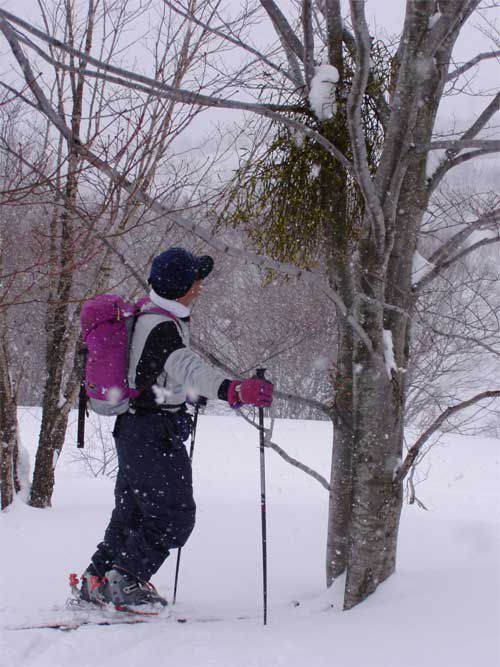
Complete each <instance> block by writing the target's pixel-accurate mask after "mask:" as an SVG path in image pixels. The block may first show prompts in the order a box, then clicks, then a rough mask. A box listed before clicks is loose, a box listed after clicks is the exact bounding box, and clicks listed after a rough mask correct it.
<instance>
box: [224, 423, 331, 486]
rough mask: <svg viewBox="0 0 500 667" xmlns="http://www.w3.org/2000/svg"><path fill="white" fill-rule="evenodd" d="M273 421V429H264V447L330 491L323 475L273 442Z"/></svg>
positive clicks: (253, 424) (254, 424) (254, 425)
mask: <svg viewBox="0 0 500 667" xmlns="http://www.w3.org/2000/svg"><path fill="white" fill-rule="evenodd" d="M237 412H238V414H239V416H240V417H241V418H242V419H244V420H245V421H246V422H247V424H250V426H253V427H254V428H256V429H259V426H258V425H257V424H256V423H255V422H254V421H252V420H251V419H250V418H249V417H248V416H247V415H246V414H245V413H244V412H243V411H242V410H237ZM273 421H274V420H272V423H271V428H269V429H264V445H265V446H266V447H269V449H272V450H274V451H275V452H276V453H277V454H279V455H280V456H281V458H282V459H284V460H285V461H286V462H287V463H289V464H290V465H292V466H294V468H298V469H299V470H302V472H305V473H306V475H309V476H310V477H312V478H313V479H315V480H316V481H317V482H319V483H320V484H321V486H322V487H323V488H325V489H326V490H327V491H330V485H329V484H328V482H327V481H326V479H325V478H324V477H323V475H320V473H319V472H316V470H313V468H310V467H309V466H306V465H305V464H304V463H301V462H300V461H297V459H294V458H293V456H290V454H287V453H286V452H285V450H284V449H282V448H281V447H280V446H279V445H277V444H276V443H275V442H273V441H272V440H271V438H272V432H273V425H274V424H273Z"/></svg>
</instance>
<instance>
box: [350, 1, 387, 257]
mask: <svg viewBox="0 0 500 667" xmlns="http://www.w3.org/2000/svg"><path fill="white" fill-rule="evenodd" d="M350 7H351V15H352V20H353V27H354V34H355V36H356V53H357V58H356V70H355V73H354V78H353V82H352V86H351V91H350V93H349V97H348V100H347V122H348V125H349V133H350V135H351V145H352V151H353V157H354V164H355V167H356V171H357V173H358V174H359V175H360V181H361V182H360V185H361V190H362V192H363V198H364V200H365V203H366V207H367V209H368V211H369V212H370V221H371V225H372V226H373V228H374V230H375V235H376V242H377V246H378V250H379V253H383V252H384V246H385V231H386V230H385V221H384V215H383V211H382V207H381V204H380V200H379V198H378V196H377V193H376V191H375V186H374V184H373V181H372V178H371V174H370V170H369V167H368V158H367V153H366V144H365V138H364V135H363V122H362V118H361V110H362V105H363V96H364V94H365V91H366V86H367V84H368V77H369V74H370V64H371V39H370V34H369V32H368V25H367V23H366V17H365V11H364V2H360V1H359V0H351V1H350Z"/></svg>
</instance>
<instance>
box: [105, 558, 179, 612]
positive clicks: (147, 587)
mask: <svg viewBox="0 0 500 667" xmlns="http://www.w3.org/2000/svg"><path fill="white" fill-rule="evenodd" d="M105 580H106V584H105V588H104V593H105V596H106V598H107V599H108V600H110V601H111V602H112V603H113V604H114V606H115V609H118V611H128V612H132V613H136V614H142V615H146V616H155V615H157V614H158V613H159V611H160V610H161V609H162V608H163V607H166V606H167V605H168V602H167V601H166V600H165V598H163V597H162V596H161V595H160V594H159V593H158V591H157V590H156V588H155V587H154V586H153V584H151V583H150V582H149V581H141V580H140V579H137V578H136V577H134V576H133V575H131V574H129V573H128V572H123V571H121V570H119V569H112V570H110V571H109V572H106V577H105Z"/></svg>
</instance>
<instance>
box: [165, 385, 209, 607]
mask: <svg viewBox="0 0 500 667" xmlns="http://www.w3.org/2000/svg"><path fill="white" fill-rule="evenodd" d="M206 404H207V399H206V398H203V397H200V398H199V400H198V401H197V402H196V405H195V406H194V416H193V430H192V431H191V446H190V448H189V461H190V462H191V463H192V462H193V454H194V443H195V439H196V427H197V425H198V413H199V411H200V406H202V405H206ZM181 551H182V547H179V549H178V550H177V563H176V564H175V581H174V596H173V599H172V604H175V600H176V598H177V583H178V581H179V567H180V564H181Z"/></svg>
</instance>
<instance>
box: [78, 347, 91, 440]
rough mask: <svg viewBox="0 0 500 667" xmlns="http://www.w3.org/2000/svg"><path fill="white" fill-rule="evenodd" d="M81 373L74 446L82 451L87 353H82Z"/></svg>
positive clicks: (85, 405)
mask: <svg viewBox="0 0 500 667" xmlns="http://www.w3.org/2000/svg"><path fill="white" fill-rule="evenodd" d="M82 355H83V357H82V359H83V371H82V379H81V381H80V393H79V395H78V427H77V436H76V446H77V447H78V448H79V449H82V448H83V447H84V446H85V417H86V416H88V415H87V392H86V390H85V364H86V362H87V351H86V350H85V349H84V350H83V351H82Z"/></svg>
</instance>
